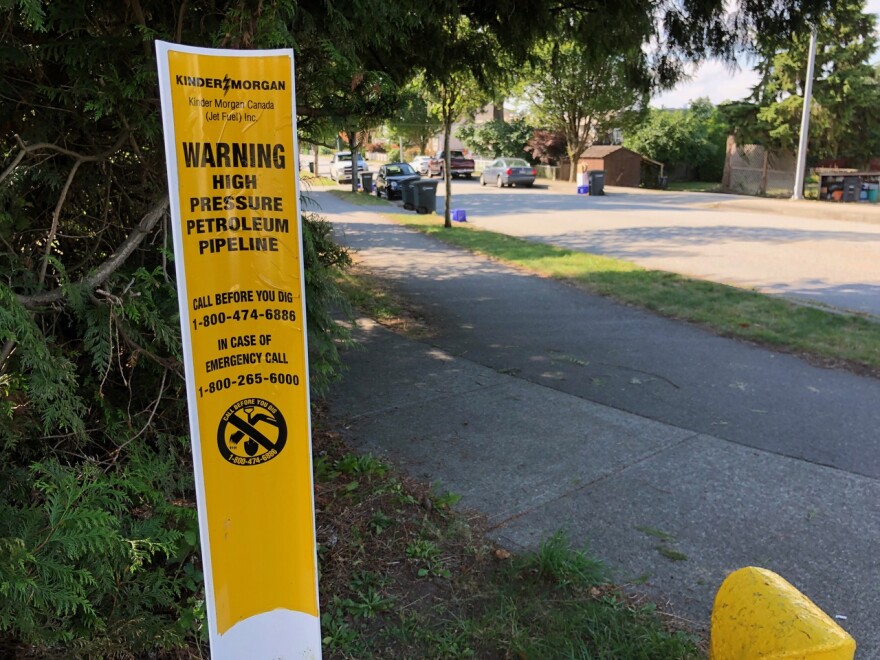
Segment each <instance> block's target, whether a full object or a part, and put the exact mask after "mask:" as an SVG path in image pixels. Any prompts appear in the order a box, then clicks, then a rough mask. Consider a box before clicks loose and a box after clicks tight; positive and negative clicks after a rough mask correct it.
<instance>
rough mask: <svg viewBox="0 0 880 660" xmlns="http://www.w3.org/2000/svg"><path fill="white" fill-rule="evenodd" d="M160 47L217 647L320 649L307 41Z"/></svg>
mask: <svg viewBox="0 0 880 660" xmlns="http://www.w3.org/2000/svg"><path fill="white" fill-rule="evenodd" d="M157 55H158V60H159V62H158V65H159V72H160V76H159V77H160V85H161V90H162V110H163V120H164V126H165V144H166V152H167V154H166V155H167V159H168V178H169V195H170V200H171V209H172V224H173V230H174V239H175V241H174V242H175V258H176V262H177V263H176V266H177V276H178V290H179V296H180V311H181V325H182V327H183V331H184V337H183V339H184V355H185V358H186V374H187V390H188V396H189V406H190V425H191V432H192V437H193V454H194V463H195V469H196V482H197V487H198V489H199V492H198V495H199V514H200V523H201V527H202V549H203V553H204V555H205V559H204V561H205V579H206V590H207V592H208V594H207V601H208V603H207V604H208V608H209V613H208V614H209V624H210V625H211V644H212V653H213V654H214V657H234V653H235V652H233V651H231V650H229V649H232V648H233V646H235V644H238V643H239V642H238V641H235V639H237V638H238V637H240V633H241V631H245V632H247V631H255V632H247V634H248V635H253V636H255V637H261V636H266V635H269V636H270V637H273V638H274V637H279V636H280V637H279V639H281V638H283V639H281V641H279V643H278V644H275V645H270V646H266V647H265V649H266V653H269V654H271V653H276V650H275V649H282V651H283V650H287V651H288V652H289V653H290V654H291V655H285V654H282V655H272V656H269V655H267V656H266V657H293V655H292V654H293V652H297V653H299V654H300V655H297V656H296V657H300V656H301V655H302V652H303V650H304V649H306V650H308V651H310V652H311V653H312V654H315V653H316V654H320V626H319V623H318V592H317V567H316V555H315V533H314V505H313V498H312V478H311V437H310V433H311V430H310V419H309V392H308V364H307V348H306V326H305V301H304V286H303V264H302V248H301V245H302V243H301V241H302V237H301V221H300V210H299V194H298V192H299V191H298V187H297V181H298V173H297V167H298V162H297V160H298V159H297V155H296V154H297V150H296V131H295V103H294V93H293V81H294V78H293V53H292V51H287V50H284V51H262V52H258V51H218V50H209V49H201V48H191V47H184V46H177V45H173V44H166V43H162V42H159V43H157ZM279 612H282V613H283V612H290V613H291V615H292V617H293V618H294V619H296V620H297V621H298V622H299V623H300V624H303V622H304V625H305V629H306V631H307V632H308V634H307V635H305V636H304V634H303V629H300V628H299V627H298V625H299V624H297V626H294V629H293V630H292V631H291V632H284V631H279V630H278V628H279V627H281V628H285V629H286V628H289V627H290V626H292V625H293V624H292V623H291V622H290V621H286V622H285V623H284V624H283V625H281V626H279V625H278V621H279V620H278V618H277V617H278V616H280V615H279ZM265 613H273V614H272V616H273V617H275V618H272V619H271V623H270V619H269V618H266V619H265V622H266V625H267V626H268V628H267V627H265V626H263V625H262V624H261V623H260V621H261V619H260V616H261V615H263V614H265ZM244 622H247V624H246V625H244ZM241 634H243V633H241ZM288 637H297V639H300V641H298V642H295V643H296V644H299V645H298V646H295V647H292V646H290V644H293V643H294V641H291V640H290V639H288ZM234 638H235V639H234ZM303 638H305V640H306V642H307V643H306V644H305V645H302V644H301V640H302V639H303ZM263 641H265V640H263ZM233 642H235V644H233ZM255 643H256V642H255ZM260 643H263V642H260ZM245 644H249V642H245ZM273 644H274V642H273ZM241 648H246V649H247V650H248V655H247V657H262V656H261V655H260V654H259V653H254V649H257V648H264V647H258V646H247V645H246V646H243V647H241ZM218 652H219V655H218ZM240 657H245V656H240ZM313 657H317V655H313Z"/></svg>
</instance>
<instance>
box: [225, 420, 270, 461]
mask: <svg viewBox="0 0 880 660" xmlns="http://www.w3.org/2000/svg"><path fill="white" fill-rule="evenodd" d="M253 410H254V409H253V408H245V409H244V412H245V413H246V414H247V421H245V420H243V419H242V418H241V417H239V416H238V415H232V416H231V417H230V418H229V423H230V424H232V425H233V426H234V427H235V428H237V429H238V430H237V431H236V432H235V433H233V434H232V435H231V436H229V442H230V443H231V444H232V445H237V444H238V443H239V442H241V439H242V438H244V437H245V436H247V438H248V439H247V440H245V443H244V450H245V452H246V453H247V455H248V456H253V455H254V454H256V453H257V450H258V449H259V448H260V446H262V447H263V448H264V449H265V450H266V451H269V450H270V449H275V447H276V444H275V443H274V442H272V441H271V440H269V438H267V437H266V436H265V435H263V434H262V433H260V432H259V431H258V430H257V429H256V425H257V424H259V423H260V422H266V423H267V424H271V425H272V426H274V427H276V428H277V427H278V421H277V420H276V419H275V418H274V417H272V416H271V415H266V414H265V413H257V414H256V415H253V414H252V412H253Z"/></svg>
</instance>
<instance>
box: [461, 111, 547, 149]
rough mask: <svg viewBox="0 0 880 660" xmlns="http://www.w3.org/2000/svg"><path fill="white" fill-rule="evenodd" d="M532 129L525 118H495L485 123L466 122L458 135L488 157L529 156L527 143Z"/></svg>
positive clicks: (469, 145)
mask: <svg viewBox="0 0 880 660" xmlns="http://www.w3.org/2000/svg"><path fill="white" fill-rule="evenodd" d="M532 130H533V129H532V127H531V126H529V124H528V122H527V121H526V120H525V119H521V118H517V119H513V120H511V121H509V122H507V121H500V120H497V119H494V120H492V121H488V122H485V123H483V124H475V123H473V122H469V123H466V124H464V125H463V126H461V128H459V129H458V137H459V138H460V139H461V140H462V142H464V143H465V144H466V145H467V147H468V148H469V149H471V150H473V151H474V152H476V153H478V154H480V155H481V156H485V157H487V158H498V157H499V156H521V157H526V158H527V157H528V154H527V153H526V145H527V144H528V142H529V140H530V139H531V137H532Z"/></svg>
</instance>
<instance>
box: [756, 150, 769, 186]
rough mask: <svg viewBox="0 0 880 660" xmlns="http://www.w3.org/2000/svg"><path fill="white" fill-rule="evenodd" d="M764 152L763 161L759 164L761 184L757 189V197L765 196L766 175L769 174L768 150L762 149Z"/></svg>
mask: <svg viewBox="0 0 880 660" xmlns="http://www.w3.org/2000/svg"><path fill="white" fill-rule="evenodd" d="M762 149H763V151H764V160H763V162H762V163H761V183H760V185H759V187H758V194H759V195H766V194H767V175H768V174H769V169H770V150H769V149H767V147H762Z"/></svg>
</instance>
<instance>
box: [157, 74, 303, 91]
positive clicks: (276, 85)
mask: <svg viewBox="0 0 880 660" xmlns="http://www.w3.org/2000/svg"><path fill="white" fill-rule="evenodd" d="M174 81H175V82H176V83H177V84H178V85H181V86H183V87H210V88H215V89H222V90H223V94H224V95H226V94H227V93H228V92H229V90H230V89H244V90H250V89H259V90H262V91H272V90H281V91H283V90H285V89H287V81H286V80H243V79H240V78H230V77H229V76H224V77H222V78H202V77H201V76H184V75H179V76H175V78H174Z"/></svg>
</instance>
